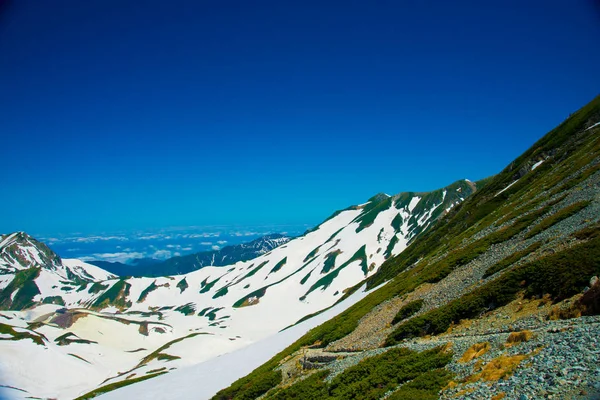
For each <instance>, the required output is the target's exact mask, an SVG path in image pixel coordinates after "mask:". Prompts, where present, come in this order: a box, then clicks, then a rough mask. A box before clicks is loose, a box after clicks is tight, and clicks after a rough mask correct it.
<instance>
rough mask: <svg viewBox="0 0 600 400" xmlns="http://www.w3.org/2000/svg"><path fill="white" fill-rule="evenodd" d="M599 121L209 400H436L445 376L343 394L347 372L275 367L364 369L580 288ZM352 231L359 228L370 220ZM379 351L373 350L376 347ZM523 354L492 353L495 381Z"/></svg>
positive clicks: (592, 221) (524, 162) (595, 258)
mask: <svg viewBox="0 0 600 400" xmlns="http://www.w3.org/2000/svg"><path fill="white" fill-rule="evenodd" d="M598 121H600V97H597V98H595V99H594V100H593V101H592V102H590V103H589V104H588V105H586V106H585V107H583V108H582V109H581V110H579V111H578V112H576V113H574V114H572V115H571V116H570V117H569V118H568V119H567V120H566V121H564V122H563V123H562V124H560V125H559V126H558V127H556V128H555V129H554V130H552V131H551V132H549V133H548V134H547V135H545V136H544V137H543V138H542V139H540V140H539V141H538V142H536V143H535V144H534V145H533V146H532V147H531V148H530V149H529V150H527V151H526V152H525V153H524V154H523V155H521V156H520V157H519V158H517V159H516V160H515V161H513V162H512V163H511V164H510V165H508V166H507V167H506V168H505V169H504V170H503V171H501V172H500V173H499V174H498V175H496V176H495V177H493V178H491V179H489V180H487V181H486V182H485V186H483V187H482V188H481V190H478V191H477V192H476V193H475V194H474V195H472V196H470V197H469V198H468V199H467V200H466V201H465V202H464V203H462V204H460V205H458V206H457V207H454V208H453V209H451V210H450V211H449V212H448V213H447V215H445V216H444V217H442V219H441V220H440V221H439V222H438V223H437V225H436V226H435V227H434V228H433V229H431V230H429V231H427V232H426V233H424V234H423V235H421V236H419V237H418V238H417V239H416V240H415V241H414V242H413V243H412V244H411V246H409V247H408V249H407V250H405V251H404V252H403V253H401V254H400V255H399V256H397V257H394V258H391V259H389V260H387V261H386V262H385V263H384V264H383V265H382V266H381V267H380V269H379V270H378V272H377V273H376V274H375V275H373V276H372V277H371V278H370V279H369V280H368V281H367V286H368V288H370V289H372V288H376V287H378V286H379V285H381V284H382V283H384V282H387V284H386V285H385V286H383V287H381V288H380V289H378V290H376V291H374V292H372V293H371V294H370V295H368V296H367V297H366V298H365V299H363V300H362V301H361V302H359V303H357V304H355V305H354V306H352V307H350V308H349V309H348V310H346V311H345V312H343V313H342V314H340V315H339V316H337V317H336V318H334V319H332V320H330V321H328V322H326V323H324V324H322V325H321V326H319V327H316V328H314V329H313V330H311V331H309V332H308V333H307V334H306V335H304V336H303V337H302V338H300V339H299V340H298V341H297V342H296V343H294V344H292V345H291V346H290V347H288V348H287V349H285V350H284V351H282V352H281V353H280V354H278V355H277V356H275V357H274V358H273V359H271V360H270V361H269V362H267V363H266V364H264V365H263V366H261V367H259V368H257V369H256V370H255V371H253V372H252V373H251V374H249V375H248V376H246V377H244V378H242V379H240V380H238V381H236V382H235V383H234V384H232V385H231V386H230V387H229V388H226V389H223V390H222V391H220V392H219V393H218V394H217V395H216V396H215V397H214V399H246V398H248V399H250V398H256V397H258V396H260V395H263V394H266V395H267V397H273V398H305V397H303V396H304V394H303V393H318V397H321V398H355V397H353V394H352V393H354V394H356V393H362V394H361V395H360V398H381V396H383V394H385V393H386V391H389V393H388V394H390V395H391V398H437V397H438V392H439V390H440V389H441V388H442V387H443V386H446V383H447V381H448V380H449V379H450V378H449V375H448V377H447V379H445V380H441V381H440V380H439V379H438V380H435V379H432V378H431V377H429V375H424V377H422V378H421V377H417V376H413V377H412V378H411V379H413V380H412V381H411V384H412V383H414V382H416V383H414V385H413V386H414V387H413V386H408V385H401V383H402V382H401V381H399V380H398V379H397V378H396V375H394V376H391V375H390V376H388V375H386V374H385V373H377V377H376V382H377V383H376V384H375V387H378V388H379V389H381V388H385V389H386V390H376V391H375V392H373V391H372V389H370V388H371V387H373V386H370V385H371V383H368V384H365V383H356V386H353V385H355V383H351V384H347V385H346V384H344V383H342V384H341V386H344V385H346V386H348V385H349V386H348V387H347V388H345V389H340V387H339V386H335V385H334V383H336V382H338V381H340V380H339V379H338V377H339V376H345V375H346V374H349V375H348V379H349V381H348V382H354V381H353V379H357V378H352V377H351V376H353V375H352V374H354V373H357V372H352V371H353V370H352V368H349V369H345V372H343V373H342V375H338V377H336V378H333V380H332V381H328V380H327V379H329V378H327V376H328V374H330V373H331V367H330V366H328V365H327V364H326V365H323V366H322V367H321V368H317V369H316V371H319V372H317V373H314V371H315V370H312V369H311V370H306V369H304V368H300V370H299V371H296V372H297V374H298V376H297V377H293V376H291V377H290V376H289V375H288V376H286V375H284V374H283V373H282V368H283V367H282V365H284V364H285V363H286V362H287V361H288V360H289V359H290V358H293V357H295V356H296V355H297V354H299V353H301V352H305V351H307V349H308V348H309V347H310V348H313V349H314V348H321V349H322V350H320V351H325V352H328V353H331V354H338V353H336V352H339V351H340V350H343V349H344V348H345V347H348V346H354V347H353V351H354V350H360V351H364V352H365V353H364V355H365V356H366V358H365V360H364V361H362V362H361V363H359V364H358V365H361V366H362V367H364V368H367V365H369V363H371V362H372V361H369V360H373V359H375V358H373V359H370V358H369V356H370V355H372V353H369V352H373V351H378V352H379V354H381V351H384V353H383V354H386V353H385V351H388V352H391V351H392V350H391V349H399V348H402V346H404V345H405V344H407V343H408V342H407V340H413V339H411V338H415V337H417V338H418V337H425V336H426V337H427V339H425V340H426V341H427V340H429V341H431V342H434V341H436V340H439V339H438V336H439V335H444V334H448V332H451V330H452V329H453V327H455V326H458V325H460V324H462V323H464V320H466V319H469V320H473V319H474V320H478V319H482V318H487V316H489V315H491V314H492V313H498V312H500V311H499V310H503V309H504V308H505V307H508V306H509V304H512V302H513V301H517V300H518V299H523V300H522V302H524V303H527V302H530V301H538V300H539V301H541V300H540V299H545V300H544V301H546V302H548V304H550V305H552V304H557V303H559V302H561V301H563V300H565V299H570V298H571V297H572V296H578V295H579V293H581V292H582V291H585V290H586V285H588V282H589V280H590V278H591V277H592V276H593V275H599V274H600V253H599V252H600V250H599V249H600V241H599V239H598V235H599V234H598V219H599V218H600V200H599V199H600V189H599V188H600V126H597V127H595V128H593V129H588V127H590V126H591V125H592V124H593V123H596V122H598ZM384 201H387V199H386V200H384ZM361 223H363V224H364V225H368V223H369V220H368V219H367V218H365V220H364V221H361ZM592 292H593V291H592ZM595 301H597V300H595ZM540 304H541V303H540ZM544 304H545V303H544ZM550 305H549V306H548V307H550ZM540 307H541V306H540ZM388 309H389V310H390V311H385V310H388ZM595 309H596V310H597V308H595ZM588 310H594V308H593V307H592V308H588ZM384 311H385V312H387V313H388V314H385V312H384ZM589 313H592V314H593V313H594V312H588V314H589ZM373 316H377V318H374V317H373ZM371 317H373V318H372V319H373V320H376V321H377V323H375V324H374V327H372V326H368V325H369V324H368V323H367V322H366V321H370V319H369V318H371ZM508 317H509V318H510V317H511V315H508ZM386 318H387V319H386ZM540 323H541V322H540ZM377 324H379V325H377ZM507 329H508V328H507ZM359 339H360V340H359ZM419 340H423V339H419ZM410 343H412V342H410ZM419 343H421V342H419ZM425 343H426V342H425ZM361 346H362V347H361ZM378 346H382V349H378V350H375V349H377V347H378ZM391 346H393V347H391ZM398 346H400V347H398ZM393 351H398V350H393ZM536 351H538V352H539V351H542V350H536ZM536 354H537V353H536ZM533 356H534V353H533V352H530V354H528V355H526V356H522V357H521V356H519V357H517V356H514V355H506V356H504V355H503V356H502V357H505V358H499V359H497V360H494V362H493V363H492V362H491V361H490V364H489V368H490V369H493V368H496V367H497V368H496V369H498V370H499V371H503V372H502V373H499V375H498V376H505V375H502V374H509V373H512V372H511V371H514V370H515V369H516V368H517V367H518V364H519V362H521V361H522V360H523V359H524V358H526V357H533ZM343 357H345V355H343ZM514 357H517V358H514ZM510 363H512V364H510ZM508 364H510V368H509V366H508ZM336 365H338V364H336ZM444 365H445V364H444V363H442V364H440V365H437V364H436V365H435V366H432V369H435V368H442V367H443V366H444ZM403 368H408V369H414V370H418V361H416V360H413V361H410V362H408V361H407V363H406V364H405V365H404V366H403ZM477 368H483V371H482V372H481V373H482V374H483V372H484V371H487V370H486V368H488V365H485V366H483V365H480V366H478V367H477ZM367 370H368V368H367ZM328 371H329V372H328ZM428 371H429V369H428V370H426V371H423V372H422V373H423V374H425V373H427V372H428ZM444 371H445V372H443V373H439V374H437V375H436V376H446V375H445V374H450V371H449V370H448V368H446V369H445V370H444ZM363 373H364V372H363ZM486 376H487V375H486ZM490 376H493V374H492V375H490ZM307 377H308V378H307ZM305 378H306V379H305ZM417 378H418V379H417ZM430 378H431V379H430ZM340 379H341V382H345V381H344V380H343V379H342V378H340ZM473 379H475V378H473ZM282 382H284V384H283V385H282V384H281V383H282ZM419 382H422V384H419ZM471 383H472V382H471ZM454 384H455V385H456V383H454ZM459 384H460V385H467V384H468V383H467V380H465V381H464V382H459ZM450 386H452V385H450ZM333 387H335V388H337V389H333ZM344 390H349V391H350V392H352V393H350V392H348V393H346V392H344ZM447 390H452V388H451V387H450V388H447ZM473 390H475V389H473ZM403 391H407V393H408V394H403ZM420 391H421V392H420ZM411 393H412V395H411ZM432 393H433V394H432ZM371 394H373V395H372V396H371ZM421 395H422V396H421ZM463 395H464V393H463ZM411 396H413V397H411ZM419 396H420V397H419Z"/></svg>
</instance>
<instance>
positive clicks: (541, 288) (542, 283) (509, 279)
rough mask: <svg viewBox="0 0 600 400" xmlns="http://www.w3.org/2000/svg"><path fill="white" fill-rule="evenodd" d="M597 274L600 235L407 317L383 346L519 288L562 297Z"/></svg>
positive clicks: (494, 303) (488, 305)
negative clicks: (431, 308) (442, 303)
mask: <svg viewBox="0 0 600 400" xmlns="http://www.w3.org/2000/svg"><path fill="white" fill-rule="evenodd" d="M598 274H600V237H598V238H594V239H592V240H590V241H588V242H584V243H581V244H579V245H576V246H574V247H572V248H570V249H568V250H565V251H563V252H561V253H557V254H553V255H549V256H546V257H544V258H540V259H538V260H535V261H533V262H530V263H528V264H525V265H521V266H519V267H517V268H515V269H513V270H511V271H508V272H506V273H505V274H504V275H503V276H501V277H499V278H497V279H495V280H493V281H491V282H489V283H487V284H486V285H484V286H482V287H480V288H478V289H475V290H474V291H472V292H470V293H468V294H466V295H464V296H462V297H460V298H458V299H456V300H453V301H451V302H449V303H447V304H446V305H444V306H441V307H439V308H437V309H435V310H432V311H429V312H427V313H425V314H423V315H420V316H418V317H415V318H412V319H410V320H408V321H406V322H405V323H403V324H401V325H400V326H398V327H397V328H396V329H395V330H394V332H392V333H391V334H390V336H389V337H388V339H387V341H386V346H389V345H393V344H396V343H398V342H399V341H401V340H403V339H406V338H410V337H414V336H424V335H435V334H439V333H442V332H445V331H446V330H447V329H448V328H449V327H450V325H451V324H453V323H458V322H459V321H460V320H461V319H466V318H473V317H476V316H478V315H479V314H481V313H482V312H485V311H488V310H491V309H494V308H496V307H499V306H502V305H505V304H507V303H509V302H510V301H512V300H514V299H515V298H516V296H517V293H518V292H519V291H522V290H524V291H525V293H526V294H527V295H528V296H534V295H535V296H538V297H542V296H544V295H545V294H549V295H550V296H551V297H552V298H553V299H554V300H562V299H565V298H567V297H570V296H573V295H574V294H576V293H579V292H580V291H581V290H582V289H583V288H584V287H585V286H586V284H587V282H588V281H589V278H590V277H591V276H593V275H598Z"/></svg>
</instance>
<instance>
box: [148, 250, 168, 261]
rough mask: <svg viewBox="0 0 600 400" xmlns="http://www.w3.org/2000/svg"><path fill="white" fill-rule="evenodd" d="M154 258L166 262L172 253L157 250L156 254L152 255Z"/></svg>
mask: <svg viewBox="0 0 600 400" xmlns="http://www.w3.org/2000/svg"><path fill="white" fill-rule="evenodd" d="M152 258H157V259H159V260H166V259H167V258H171V252H170V251H169V250H156V251H155V252H154V254H152Z"/></svg>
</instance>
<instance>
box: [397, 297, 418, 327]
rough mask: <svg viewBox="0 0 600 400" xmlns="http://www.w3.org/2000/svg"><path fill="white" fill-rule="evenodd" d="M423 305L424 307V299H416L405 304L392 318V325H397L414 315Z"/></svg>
mask: <svg viewBox="0 0 600 400" xmlns="http://www.w3.org/2000/svg"><path fill="white" fill-rule="evenodd" d="M421 307H423V299H418V300H414V301H411V302H410V303H408V304H405V305H404V306H403V307H402V308H401V309H400V311H398V313H397V314H396V316H395V317H394V319H393V320H392V325H395V324H397V323H398V322H400V321H402V320H404V319H406V318H409V317H412V316H413V315H415V314H416V313H418V312H419V310H420V309H421Z"/></svg>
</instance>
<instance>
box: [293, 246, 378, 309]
mask: <svg viewBox="0 0 600 400" xmlns="http://www.w3.org/2000/svg"><path fill="white" fill-rule="evenodd" d="M365 248H366V245H363V246H362V247H361V248H360V249H358V250H357V251H356V253H354V255H353V256H352V257H351V258H350V259H349V260H348V261H346V262H345V263H344V264H342V265H341V266H340V267H339V268H338V269H336V270H334V271H332V272H330V273H328V274H327V275H325V276H324V277H322V278H321V279H319V280H318V281H316V282H315V284H314V285H312V286H311V287H310V289H308V291H307V292H306V294H305V295H304V296H302V297H301V298H300V300H304V298H306V296H308V295H309V294H310V293H311V292H313V291H315V290H316V289H319V288H321V290H325V289H327V288H328V287H329V285H331V283H332V282H333V280H334V279H335V278H337V276H338V275H339V273H340V272H341V271H342V270H343V269H344V268H346V267H347V266H348V265H350V264H352V263H353V262H355V261H359V260H360V265H361V268H362V270H363V272H364V274H365V275H367V273H368V272H369V271H368V269H367V254H366V252H365Z"/></svg>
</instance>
